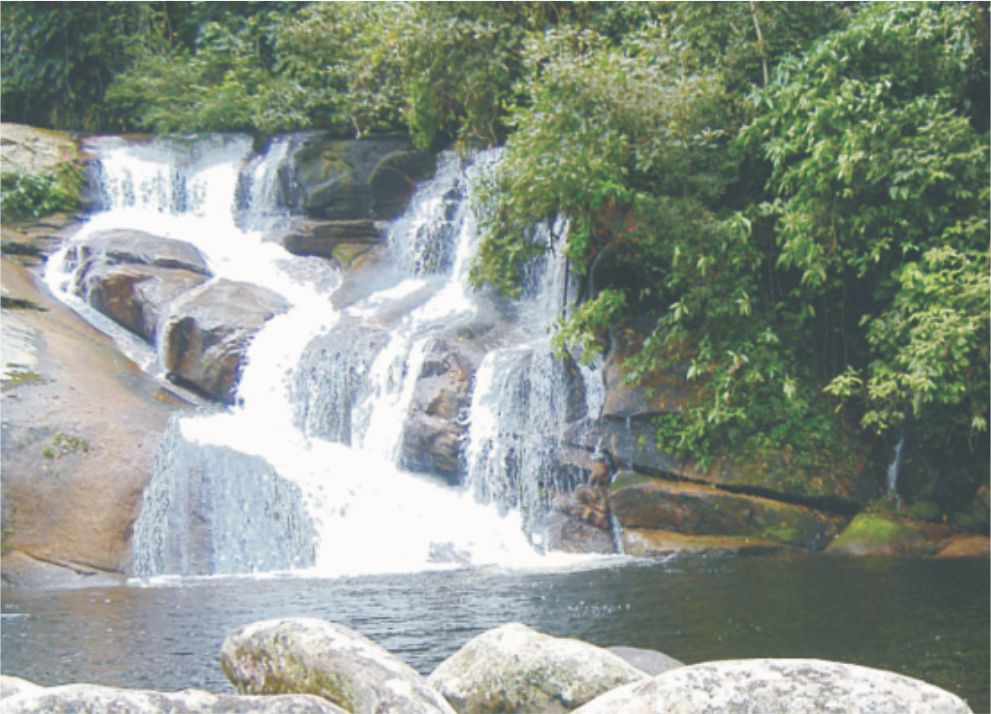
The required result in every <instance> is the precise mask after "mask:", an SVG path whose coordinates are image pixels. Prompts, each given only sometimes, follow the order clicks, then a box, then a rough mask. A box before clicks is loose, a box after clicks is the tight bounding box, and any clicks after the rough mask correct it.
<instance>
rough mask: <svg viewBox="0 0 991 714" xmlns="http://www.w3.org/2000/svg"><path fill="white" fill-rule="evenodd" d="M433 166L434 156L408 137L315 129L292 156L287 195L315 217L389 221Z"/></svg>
mask: <svg viewBox="0 0 991 714" xmlns="http://www.w3.org/2000/svg"><path fill="white" fill-rule="evenodd" d="M435 169H436V163H435V160H434V157H433V156H432V155H431V154H428V153H425V152H422V151H416V150H414V149H413V148H412V147H411V145H410V143H409V140H408V139H407V138H406V137H402V136H378V137H367V138H363V139H341V138H339V137H335V136H333V135H330V134H326V133H313V134H309V135H307V136H305V137H304V138H303V139H302V144H301V146H300V148H299V149H298V150H297V151H296V152H295V154H294V156H293V162H292V180H291V182H290V186H289V187H288V188H289V190H288V191H287V194H288V196H289V202H290V205H291V206H293V207H299V208H302V209H303V211H304V212H305V213H306V214H307V215H308V216H312V217H315V218H329V219H333V220H354V219H368V218H374V219H379V220H388V219H390V218H394V217H395V216H397V215H399V214H400V213H402V211H403V210H404V209H405V208H406V205H407V204H408V203H409V199H410V196H411V195H412V193H413V190H414V188H415V186H416V182H417V181H422V180H424V179H426V178H428V177H430V176H431V175H432V174H433V172H434V170H435Z"/></svg>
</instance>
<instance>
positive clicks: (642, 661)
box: [606, 646, 685, 676]
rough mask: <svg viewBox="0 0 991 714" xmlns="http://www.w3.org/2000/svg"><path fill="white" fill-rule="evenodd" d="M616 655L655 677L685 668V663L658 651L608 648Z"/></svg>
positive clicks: (637, 648)
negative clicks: (677, 668)
mask: <svg viewBox="0 0 991 714" xmlns="http://www.w3.org/2000/svg"><path fill="white" fill-rule="evenodd" d="M606 649H608V650H609V651H610V652H612V653H613V654H614V655H619V656H620V657H622V658H623V659H624V660H626V661H627V662H629V663H630V664H632V665H633V666H634V667H636V668H637V669H639V670H641V671H643V672H646V673H647V674H649V675H651V676H654V675H658V674H662V673H664V672H667V671H668V670H671V669H675V668H676V667H684V666H685V663H684V662H681V661H680V660H676V659H675V658H674V657H669V656H668V655H666V654H664V653H663V652H658V651H657V650H647V649H642V648H640V647H623V646H619V647H607V648H606Z"/></svg>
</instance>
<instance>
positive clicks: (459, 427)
mask: <svg viewBox="0 0 991 714" xmlns="http://www.w3.org/2000/svg"><path fill="white" fill-rule="evenodd" d="M452 344H453V342H450V341H445V340H440V339H434V340H431V342H430V343H429V344H428V345H426V346H425V347H424V351H425V352H426V355H425V357H424V359H423V364H422V365H421V367H420V373H419V375H418V376H417V378H416V386H415V387H414V390H413V399H412V401H411V402H410V407H409V412H408V413H407V418H406V419H405V420H404V422H403V437H402V443H401V446H400V464H401V465H402V467H403V468H405V469H408V470H410V471H415V472H420V473H430V474H436V475H439V476H443V477H444V478H446V479H447V480H448V481H449V482H450V483H452V484H456V483H457V482H458V478H459V476H460V473H461V463H460V461H461V444H462V443H463V441H464V438H465V434H466V430H467V424H466V423H465V422H464V420H463V419H462V418H461V417H462V415H463V412H464V411H465V410H466V409H467V408H468V400H469V399H470V397H471V394H470V391H469V389H470V384H469V383H470V380H471V378H472V376H473V375H474V373H475V369H476V368H477V365H478V359H479V357H478V355H477V354H475V353H473V352H472V351H471V350H469V349H454V348H453V347H452Z"/></svg>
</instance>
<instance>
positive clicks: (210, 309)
mask: <svg viewBox="0 0 991 714" xmlns="http://www.w3.org/2000/svg"><path fill="white" fill-rule="evenodd" d="M287 308H288V305H287V303H286V301H285V300H284V299H283V298H282V297H281V296H279V295H277V294H276V293H273V292H271V291H270V290H266V289H264V288H260V287H258V286H255V285H250V284H247V283H237V282H233V281H230V280H223V279H221V280H216V281H213V282H210V283H207V284H206V285H205V286H203V287H201V288H198V289H195V290H192V291H190V292H188V293H186V294H185V295H184V296H183V297H181V298H180V299H179V300H178V301H176V302H175V303H174V304H173V306H172V310H171V315H170V317H169V319H168V324H167V325H166V327H165V329H164V334H163V343H164V344H163V347H164V349H163V354H164V363H165V368H166V369H167V370H169V377H170V379H173V380H174V381H176V382H177V383H179V384H182V385H184V386H188V387H190V388H192V389H194V390H195V391H198V392H200V393H202V394H205V395H206V396H208V397H210V398H211V399H214V400H216V401H218V402H223V403H226V404H231V403H233V401H234V394H235V389H236V387H237V383H238V380H239V379H240V377H241V369H242V363H243V360H244V356H245V353H246V351H247V348H248V345H249V343H250V342H251V339H252V338H253V337H254V336H255V334H256V333H257V332H258V331H259V330H260V329H261V327H262V325H264V324H265V322H267V321H268V320H270V319H272V317H274V316H275V315H277V314H279V313H281V312H284V311H285V310H286V309H287Z"/></svg>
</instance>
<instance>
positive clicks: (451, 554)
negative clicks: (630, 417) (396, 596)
mask: <svg viewBox="0 0 991 714" xmlns="http://www.w3.org/2000/svg"><path fill="white" fill-rule="evenodd" d="M89 148H90V149H91V150H92V151H93V152H94V153H95V154H97V155H98V156H99V158H100V164H101V183H102V187H103V193H104V204H105V206H106V210H104V211H102V212H100V213H96V214H94V215H93V216H92V218H91V219H90V220H89V221H88V222H87V224H86V225H85V226H84V227H83V228H82V230H81V231H80V233H79V234H78V235H77V236H76V237H75V238H74V240H76V241H79V240H84V239H85V238H87V237H88V236H91V235H93V233H95V232H97V231H100V230H106V229H111V228H131V229H139V230H144V231H147V232H151V233H154V234H156V235H161V236H165V237H170V238H176V239H180V240H185V241H188V242H191V243H193V244H194V245H196V246H197V248H199V250H200V251H201V252H203V254H204V255H205V256H206V258H207V262H208V265H209V267H210V269H211V271H212V272H213V274H214V275H215V276H216V277H222V278H226V279H229V280H235V281H244V282H250V283H253V284H255V285H260V286H263V287H265V288H268V289H270V290H273V291H275V292H277V293H279V294H281V295H282V296H283V297H284V298H285V299H286V300H287V302H288V303H289V304H290V306H291V307H290V309H289V310H288V311H287V312H286V313H284V314H282V315H279V316H277V317H275V318H273V319H272V320H270V321H269V322H268V323H266V324H265V326H264V327H263V329H262V330H261V331H260V332H259V333H258V335H257V337H256V338H255V339H254V341H253V342H252V344H251V346H250V349H249V352H248V354H247V361H246V366H245V368H244V370H243V376H242V379H241V382H240V384H239V386H238V391H237V405H238V406H236V407H234V408H231V409H228V410H225V411H222V412H217V413H213V414H208V415H199V416H186V417H183V418H181V419H179V420H177V421H176V423H175V424H174V425H173V426H172V427H171V428H170V430H169V433H168V434H167V435H166V438H165V440H164V441H163V445H162V449H161V451H160V454H159V459H158V465H157V468H156V473H155V475H154V477H153V479H152V483H151V484H150V485H149V487H148V489H147V491H146V494H145V499H144V505H143V507H142V513H141V516H140V517H139V519H138V522H137V523H136V525H135V536H134V549H135V562H134V568H135V573H136V574H138V575H141V576H158V575H168V574H179V575H199V574H219V573H251V572H264V571H285V570H294V571H305V572H307V573H310V574H316V575H320V576H337V575H346V574H364V573H378V572H405V571H414V570H423V569H428V568H437V567H454V566H461V565H466V564H472V565H481V564H497V565H504V566H538V565H543V566H546V565H551V564H554V563H561V562H571V561H572V560H573V559H574V557H573V556H571V557H566V556H563V555H559V554H558V555H553V556H548V555H543V554H541V553H539V552H538V550H537V549H535V548H534V547H533V546H532V545H531V543H530V540H531V538H532V539H533V540H534V541H539V540H540V539H539V534H538V533H536V532H535V528H534V523H535V513H536V512H537V511H538V510H539V508H540V506H541V498H542V496H541V491H542V489H543V488H545V487H546V486H547V485H548V484H551V483H553V482H554V480H553V478H549V477H547V476H546V474H545V473H544V472H545V471H546V470H547V469H550V468H552V459H553V455H554V453H553V452H554V448H553V446H551V447H548V446H546V445H543V444H536V443H534V444H533V445H532V446H529V445H528V448H526V449H524V450H523V458H522V461H521V464H519V465H516V466H514V467H513V469H512V474H511V477H510V478H511V481H512V486H511V487H506V486H505V485H504V484H502V483H501V482H500V481H499V479H500V478H502V475H501V470H502V469H504V468H505V467H506V466H507V464H506V463H505V459H506V454H507V453H508V451H509V449H510V447H508V446H507V445H506V443H505V441H506V439H510V440H512V439H515V438H518V436H519V428H520V427H521V426H522V428H523V429H524V431H525V430H526V429H533V430H534V435H535V436H539V435H540V434H545V433H550V432H552V431H553V430H554V429H555V428H557V427H558V426H560V425H561V423H562V422H561V421H560V420H561V415H563V414H565V413H566V412H567V409H566V408H563V407H562V405H561V403H560V398H561V395H560V394H559V392H558V390H559V388H560V386H561V384H562V382H561V377H560V374H559V373H560V372H561V369H562V368H561V367H560V366H559V363H556V362H554V361H553V360H552V359H551V358H550V352H549V347H548V342H547V336H546V330H545V326H546V324H547V322H549V321H550V320H551V319H553V318H554V317H555V316H556V315H557V314H559V310H560V306H561V305H562V304H563V302H564V294H563V293H562V290H565V289H566V286H565V285H563V283H562V277H561V270H560V268H561V265H562V264H561V261H556V263H555V262H554V261H551V263H552V264H556V265H557V266H558V269H557V270H549V271H546V272H547V274H548V276H550V277H551V279H545V280H543V281H542V282H541V281H538V287H537V288H535V289H534V290H533V291H532V292H533V296H532V297H531V299H530V300H529V301H528V302H527V303H526V304H524V305H521V306H519V308H518V309H519V312H520V315H521V319H520V321H519V324H521V325H523V327H517V328H514V329H513V330H509V334H508V335H506V336H503V337H502V342H500V345H501V346H497V348H496V349H495V350H493V351H491V352H489V354H488V355H487V356H486V357H485V358H484V360H483V361H482V365H481V367H480V369H479V371H478V375H477V376H476V382H477V387H476V395H475V397H474V399H473V400H472V402H473V403H472V407H471V410H470V412H469V413H465V414H464V415H463V418H464V419H466V420H468V421H469V423H470V443H469V444H468V445H467V447H466V461H467V463H468V471H467V473H468V477H467V481H468V486H467V487H465V488H451V487H449V486H446V485H443V484H442V483H441V482H440V481H438V480H436V479H434V478H431V477H429V476H419V475H413V474H410V473H407V472H405V471H404V470H402V469H400V468H399V467H398V466H397V462H398V461H400V456H399V452H400V445H401V442H402V437H403V423H404V420H405V418H406V415H407V414H408V413H409V410H410V404H411V401H412V399H413V396H414V391H415V388H416V380H417V378H418V377H419V375H420V372H421V366H422V365H423V362H424V359H425V354H426V350H427V346H428V343H430V341H431V340H432V339H434V338H435V337H437V336H439V335H443V334H446V333H447V332H448V331H450V330H451V329H452V328H455V327H457V326H459V325H465V324H468V323H469V322H471V321H472V320H474V319H476V318H478V317H479V315H480V313H481V312H484V309H483V307H482V306H481V303H480V302H479V301H478V299H476V297H475V296H473V295H472V294H471V291H470V290H469V288H468V286H467V272H468V268H469V266H470V262H471V258H472V255H473V253H474V250H475V247H476V241H477V231H476V226H475V219H474V216H473V215H472V214H471V211H470V210H469V207H468V206H469V197H468V195H467V194H468V189H467V185H468V183H467V176H466V174H467V173H470V172H471V169H469V170H468V171H467V172H466V170H465V168H464V167H463V166H462V164H461V163H460V162H459V161H458V160H457V159H456V158H455V157H453V156H446V157H442V161H441V163H440V166H439V169H438V172H437V176H436V178H435V179H434V180H432V181H431V182H429V183H428V184H426V185H425V186H424V187H422V188H421V190H420V191H418V193H417V194H416V196H414V200H413V203H412V205H411V207H410V209H409V210H408V212H407V214H406V215H405V216H403V217H401V218H400V219H399V220H397V221H396V222H395V223H394V224H393V225H392V226H391V228H390V231H389V238H388V243H389V247H390V252H391V255H392V258H393V263H394V264H395V269H394V271H393V273H391V275H392V277H391V278H389V277H388V276H386V277H385V278H383V285H382V286H381V289H380V290H378V291H375V292H372V293H371V294H370V295H368V296H367V297H365V298H364V299H361V300H359V301H357V302H355V303H353V304H351V305H348V306H347V307H344V308H342V309H335V307H334V291H335V290H336V289H337V288H338V287H339V286H340V285H341V283H342V279H341V276H339V275H337V274H336V272H335V271H334V270H333V268H331V267H329V264H328V263H327V262H325V261H323V260H320V259H313V258H299V257H294V256H292V255H290V254H288V253H287V252H285V251H284V250H283V249H282V248H281V246H279V245H278V244H277V243H275V242H273V241H271V240H269V239H270V238H271V237H272V235H274V234H275V233H276V232H277V231H278V230H279V228H280V227H281V226H282V225H284V222H285V220H286V218H287V216H286V215H285V213H284V211H283V210H282V209H280V208H279V205H278V204H279V199H278V189H277V184H276V177H277V173H278V169H279V166H280V165H281V164H282V162H284V161H286V158H287V156H288V152H289V151H290V142H289V141H288V140H280V141H276V142H274V143H273V144H272V146H271V147H270V148H269V150H268V151H267V152H266V154H265V155H263V156H257V155H253V154H252V151H251V142H250V140H249V139H248V138H247V137H240V136H218V137H210V138H207V139H200V140H197V141H196V142H194V143H191V144H188V145H184V144H180V143H166V142H160V141H156V142H152V143H147V144H134V143H126V142H123V141H121V140H118V139H100V140H97V141H94V142H93V143H92V146H91V147H89ZM493 160H494V158H493V156H492V155H491V154H489V155H483V156H482V157H481V158H480V160H479V162H478V163H479V164H480V165H482V166H483V167H484V166H486V165H488V164H490V163H491V162H492V161H493ZM64 255H65V252H64V251H63V252H62V253H60V254H59V255H58V256H55V257H54V258H53V259H52V261H50V266H49V269H48V271H47V280H48V282H49V284H50V285H51V286H52V287H53V289H55V290H57V291H58V292H59V293H60V294H61V295H63V297H64V299H65V300H66V301H67V302H69V303H70V304H72V305H73V306H74V307H76V308H77V309H79V310H80V311H81V312H83V313H84V314H86V315H87V316H88V317H90V318H91V319H92V320H93V321H94V322H95V323H97V326H98V327H101V329H105V330H106V331H108V332H111V333H112V334H113V335H114V336H115V337H116V338H117V339H118V340H119V341H121V342H122V343H125V344H126V349H127V350H128V352H129V353H130V354H132V355H134V356H135V357H136V358H137V360H138V361H139V363H141V364H142V365H143V366H144V367H145V369H147V370H148V371H151V372H153V373H154V372H160V371H161V367H160V365H159V364H158V362H157V356H156V355H155V353H154V351H153V350H151V349H149V348H148V347H147V346H146V345H144V344H143V343H141V341H140V340H138V339H137V338H134V337H133V336H131V335H130V334H129V333H127V332H126V331H124V330H122V329H121V328H119V327H116V325H114V323H112V322H111V321H109V320H107V319H106V318H104V317H102V316H101V315H99V314H97V313H95V311H94V310H92V309H91V308H89V307H88V306H86V305H85V303H83V302H82V300H80V299H79V298H77V297H75V296H74V295H72V283H73V281H72V278H71V275H70V273H69V272H67V269H68V268H69V267H70V266H67V265H66V263H65V260H64ZM385 272H388V271H385ZM541 286H542V289H541ZM514 330H515V331H514ZM504 332H505V330H504ZM356 336H357V338H356ZM517 355H519V356H522V361H523V362H529V363H532V368H531V369H529V371H528V370H527V369H525V368H524V367H525V365H522V366H521V365H520V364H515V363H514V360H515V356H517ZM503 365H508V366H506V367H503ZM555 365H558V366H555ZM507 370H508V372H507ZM584 376H585V377H586V379H588V378H591V379H592V382H593V383H596V384H597V385H599V386H596V387H593V388H590V389H586V390H585V392H584V395H583V397H582V399H584V402H583V405H584V406H583V413H582V414H581V416H584V409H588V410H589V413H590V414H594V413H595V411H596V410H597V409H598V406H597V403H596V399H597V397H596V396H595V395H596V394H600V393H601V378H599V377H598V376H597V375H596V374H595V373H593V372H588V373H586V374H585V375H584ZM507 384H516V385H517V392H519V389H521V388H525V389H527V390H529V391H530V394H528V395H525V396H526V398H525V399H524V400H523V401H524V402H525V405H524V406H523V407H522V411H521V407H519V406H518V405H516V404H515V403H514V401H513V400H514V399H519V397H520V395H518V394H517V395H516V396H513V395H511V394H510V395H507V393H505V392H503V393H502V394H499V393H497V392H498V391H499V390H500V389H505V386H506V385H507ZM493 385H495V386H493ZM500 385H501V386H500ZM520 385H523V386H522V387H521V386H520ZM510 391H512V390H510ZM507 398H508V399H509V400H510V401H508V402H507V401H505V400H506V399H507ZM598 399H599V403H601V397H599V398H598ZM572 401H574V400H572ZM573 409H574V407H573V408H572V410H573ZM500 412H506V413H507V414H510V413H512V414H510V416H512V415H516V416H515V417H513V418H515V419H516V421H517V422H519V423H517V424H515V425H512V426H509V427H506V426H505V425H502V423H501V419H502V417H501V416H500ZM519 414H522V415H523V416H522V421H520V417H519ZM550 415H555V416H553V418H552V417H551V416H550ZM483 453H484V454H486V455H485V456H481V454H483ZM490 481H492V483H494V484H496V485H492V484H490V483H489V482H490ZM520 493H523V494H525V495H524V496H522V497H521V496H520V495H519V494H520ZM528 534H529V535H528Z"/></svg>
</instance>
